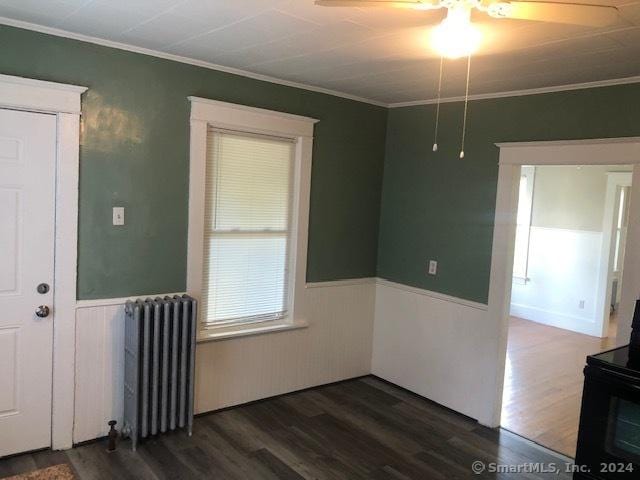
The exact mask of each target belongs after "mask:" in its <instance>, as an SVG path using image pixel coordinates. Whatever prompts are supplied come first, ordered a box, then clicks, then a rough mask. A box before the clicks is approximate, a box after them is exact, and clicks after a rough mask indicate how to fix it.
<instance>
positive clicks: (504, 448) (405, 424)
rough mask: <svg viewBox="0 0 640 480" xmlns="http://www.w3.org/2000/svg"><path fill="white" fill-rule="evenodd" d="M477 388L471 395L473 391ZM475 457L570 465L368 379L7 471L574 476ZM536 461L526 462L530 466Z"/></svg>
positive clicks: (89, 475)
mask: <svg viewBox="0 0 640 480" xmlns="http://www.w3.org/2000/svg"><path fill="white" fill-rule="evenodd" d="M470 394H471V393H470ZM474 461H482V462H484V463H485V464H489V463H491V462H496V463H501V464H506V465H511V466H512V467H511V468H515V466H516V465H525V464H531V463H536V462H542V463H544V464H545V468H548V466H546V465H547V464H549V463H553V464H554V465H556V466H557V467H558V468H560V469H561V470H562V472H564V469H565V464H564V462H563V461H562V460H559V459H558V457H556V456H554V455H552V454H551V453H549V452H547V451H545V450H542V449H541V448H540V447H537V446H534V445H532V444H531V443H529V442H527V441H525V440H523V439H521V438H519V437H517V436H515V435H513V434H511V433H508V432H504V431H500V430H492V429H488V428H485V427H482V426H480V425H478V424H477V423H476V422H474V421H472V420H470V419H469V418H467V417H464V416H462V415H459V414H456V413H454V412H451V411H450V410H447V409H445V408H443V407H441V406H439V405H436V404H434V403H432V402H429V401H427V400H424V399H422V398H420V397H418V396H416V395H414V394H412V393H409V392H407V391H405V390H402V389H400V388H397V387H394V386H393V385H390V384H388V383H385V382H382V381H380V380H378V379H376V378H374V377H364V378H360V379H355V380H349V381H345V382H341V383H337V384H332V385H327V386H323V387H318V388H315V389H311V390H305V391H301V392H297V393H292V394H288V395H283V396H280V397H276V398H272V399H268V400H264V401H260V402H256V403H252V404H248V405H243V406H240V407H236V408H232V409H228V410H224V411H219V412H216V413H212V414H208V415H203V416H200V417H198V418H197V419H196V421H195V426H194V433H193V436H192V437H189V436H187V435H186V434H185V433H184V432H180V433H172V434H168V435H163V436H160V437H157V438H154V439H150V440H147V441H145V442H144V443H142V445H141V446H140V447H139V448H138V451H137V452H136V453H133V452H132V451H131V449H130V444H129V442H128V441H123V442H120V443H119V445H118V449H117V451H116V452H114V453H107V451H106V441H104V440H100V441H97V442H94V443H90V444H87V445H83V446H80V447H76V448H74V449H72V450H68V451H65V452H52V451H42V452H36V453H30V454H25V455H20V456H16V457H12V458H7V459H4V460H0V478H2V477H5V476H10V475H15V474H19V473H23V472H27V471H30V470H34V469H36V468H43V467H46V466H49V465H55V464H59V463H65V462H66V463H69V464H70V465H71V466H72V467H73V469H74V470H75V473H76V476H77V477H78V478H80V479H87V480H89V479H91V480H93V479H113V478H117V479H147V478H148V479H195V478H215V479H243V480H245V479H259V480H262V479H348V480H355V479H374V480H378V479H379V480H382V479H394V480H399V479H420V480H422V479H443V480H444V479H466V478H469V479H472V478H514V479H526V478H529V479H542V478H549V479H550V478H554V479H569V478H571V476H570V475H569V474H566V473H561V474H559V475H556V474H555V473H537V474H533V473H522V472H521V473H490V472H488V471H485V472H483V473H482V474H480V475H476V474H474V473H473V472H472V470H471V465H472V463H473V462H474ZM520 468H526V467H520Z"/></svg>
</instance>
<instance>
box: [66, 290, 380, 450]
mask: <svg viewBox="0 0 640 480" xmlns="http://www.w3.org/2000/svg"><path fill="white" fill-rule="evenodd" d="M375 289H376V285H375V281H374V280H373V279H358V280H345V281H337V282H325V283H316V284H308V285H307V288H306V289H305V295H304V309H305V315H304V318H305V320H307V321H308V323H309V326H308V327H307V328H303V329H297V330H290V331H283V332H277V333H266V334H262V335H254V336H247V337H240V338H232V339H226V340H217V341H209V342H202V343H199V344H198V347H197V351H196V412H197V413H202V412H206V411H210V410H215V409H218V408H223V407H228V406H231V405H237V404H240V403H245V402H249V401H252V400H258V399H260V398H266V397H270V396H273V395H278V394H281V393H286V392H290V391H294V390H299V389H302V388H307V387H312V386H315V385H321V384H324V383H329V382H335V381H338V380H343V379H346V378H351V377H357V376H360V375H366V374H368V373H370V372H371V345H372V336H373V318H374V305H375V293H376V292H375ZM125 301H126V299H109V300H95V301H91V300H85V301H80V302H78V307H77V311H76V391H75V422H74V434H73V441H74V443H78V442H82V441H86V440H91V439H94V438H97V437H101V436H103V435H106V433H107V430H108V427H107V422H108V421H109V420H111V419H115V420H117V421H118V425H119V426H121V425H122V408H123V407H122V398H123V390H122V385H123V373H124V372H123V366H124V337H123V335H124V302H125Z"/></svg>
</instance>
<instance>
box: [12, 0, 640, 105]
mask: <svg viewBox="0 0 640 480" xmlns="http://www.w3.org/2000/svg"><path fill="white" fill-rule="evenodd" d="M574 1H575V0H574ZM578 1H582V0H578ZM589 2H591V3H599V4H610V5H617V6H618V7H619V8H620V13H621V16H620V17H621V18H620V21H619V23H618V24H616V25H614V26H612V27H608V28H605V29H594V28H586V27H576V26H567V25H559V24H552V23H539V22H527V21H514V20H497V19H491V18H489V17H487V16H485V15H483V14H477V15H475V18H474V22H476V23H477V24H478V25H479V26H480V27H481V28H482V29H483V31H484V32H485V39H484V44H483V46H482V48H481V51H480V52H479V54H478V55H476V56H475V57H474V58H473V60H472V73H471V87H470V92H471V93H472V94H481V93H494V92H504V91H512V90H522V89H530V88H542V87H549V86H556V85H565V84H573V83H582V82H591V81H599V80H607V79H614V78H623V77H630V76H636V75H640V0H584V3H589ZM443 15H444V11H442V10H440V11H428V12H424V11H423V12H419V11H414V10H396V9H386V8H326V7H318V6H315V5H314V4H313V0H0V16H3V17H6V18H10V19H13V20H19V21H24V22H30V23H34V24H38V25H42V26H46V27H53V28H57V29H61V30H65V31H68V32H73V33H78V34H83V35H88V36H92V37H97V38H100V39H105V40H110V41H115V42H121V43H125V44H129V45H133V46H136V47H143V48H148V49H152V50H157V51H160V52H164V53H169V54H173V55H179V56H183V57H188V58H191V59H195V60H200V61H205V62H210V63H214V64H218V65H223V66H226V67H232V68H237V69H242V70H245V71H248V72H252V73H255V74H262V75H268V76H271V77H276V78H279V79H283V80H288V81H292V82H299V83H303V84H306V85H311V86H316V87H321V88H325V89H330V90H335V91H338V92H343V93H346V94H350V95H355V96H358V97H364V98H367V99H371V100H375V101H378V102H383V103H397V102H407V101H415V100H421V99H430V98H433V97H434V96H435V95H436V90H437V79H438V66H439V58H437V57H436V55H435V54H434V53H433V52H432V51H431V50H430V48H429V46H428V35H429V27H430V26H433V25H435V24H437V23H438V22H439V21H440V20H441V19H442V18H443ZM465 73H466V61H465V60H456V61H447V63H446V64H445V73H444V75H445V77H444V88H443V96H448V97H451V96H457V95H460V94H462V93H463V92H464V75H465Z"/></svg>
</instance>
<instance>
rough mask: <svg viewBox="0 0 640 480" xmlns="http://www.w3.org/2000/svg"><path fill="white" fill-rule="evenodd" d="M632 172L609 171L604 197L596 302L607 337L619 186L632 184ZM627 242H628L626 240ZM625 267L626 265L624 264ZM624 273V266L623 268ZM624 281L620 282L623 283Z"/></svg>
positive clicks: (604, 335) (603, 332)
mask: <svg viewBox="0 0 640 480" xmlns="http://www.w3.org/2000/svg"><path fill="white" fill-rule="evenodd" d="M632 175H633V174H632V173H631V172H608V173H607V190H606V194H605V199H604V216H603V220H602V247H601V249H600V275H599V276H598V293H597V295H598V296H597V298H596V300H597V303H596V315H597V314H598V313H599V314H600V315H601V317H602V331H601V332H600V336H601V337H606V336H607V333H608V331H609V317H610V316H611V283H612V282H613V271H612V270H611V265H612V264H613V259H614V256H615V237H614V235H613V232H614V231H615V230H616V228H615V225H616V220H617V219H616V218H615V217H616V216H615V213H616V206H617V204H618V198H617V195H616V194H617V193H618V191H617V190H618V187H619V186H623V187H630V186H632V180H633V179H632V178H631V176H632ZM625 243H626V242H625ZM623 267H624V265H623ZM622 271H623V275H624V268H623V270H622ZM621 283H622V282H618V284H621Z"/></svg>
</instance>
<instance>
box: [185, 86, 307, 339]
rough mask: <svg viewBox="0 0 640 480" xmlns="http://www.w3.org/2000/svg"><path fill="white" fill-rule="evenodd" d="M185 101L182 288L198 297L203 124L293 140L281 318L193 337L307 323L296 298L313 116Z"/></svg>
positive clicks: (303, 266)
mask: <svg viewBox="0 0 640 480" xmlns="http://www.w3.org/2000/svg"><path fill="white" fill-rule="evenodd" d="M189 101H190V102H191V140H190V144H191V149H190V160H189V233H188V241H187V292H188V293H189V295H191V296H193V297H194V298H196V299H198V300H200V299H201V298H202V279H203V257H204V223H205V168H206V163H207V130H208V128H209V127H214V128H223V129H229V130H237V131H240V132H249V133H258V134H264V135H273V136H279V137H287V138H292V139H294V140H296V146H295V158H294V179H293V193H294V195H293V209H292V211H293V215H292V225H291V245H290V247H289V252H290V255H289V271H290V272H293V279H292V280H293V281H290V282H289V287H288V288H289V296H288V298H289V309H288V315H287V317H286V318H284V319H282V320H277V321H271V322H263V323H261V324H255V323H254V324H245V325H242V324H238V325H232V326H224V327H217V328H209V329H206V330H205V329H202V328H200V330H199V333H198V341H211V340H221V339H228V338H235V337H241V336H246V335H255V334H262V333H268V332H277V331H283V330H291V329H294V328H301V327H305V326H307V321H306V320H305V319H304V318H303V311H304V309H303V308H302V305H301V302H302V299H303V295H304V289H305V282H306V276H307V243H308V231H309V193H310V190H311V161H312V150H313V128H314V125H315V123H317V122H318V120H316V119H313V118H309V117H302V116H299V115H292V114H289V113H283V112H275V111H271V110H264V109H261V108H254V107H248V106H245V105H236V104H233V103H226V102H220V101H217V100H209V99H205V98H199V97H189Z"/></svg>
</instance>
